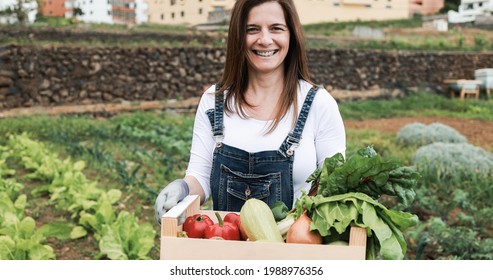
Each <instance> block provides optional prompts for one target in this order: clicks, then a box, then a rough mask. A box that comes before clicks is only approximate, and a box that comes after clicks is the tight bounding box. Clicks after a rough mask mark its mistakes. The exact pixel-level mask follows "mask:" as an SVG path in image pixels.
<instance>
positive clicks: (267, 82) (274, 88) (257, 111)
mask: <svg viewBox="0 0 493 280" xmlns="http://www.w3.org/2000/svg"><path fill="white" fill-rule="evenodd" d="M249 78H250V80H249V82H248V89H247V91H246V92H245V98H246V101H247V102H248V104H250V105H251V106H246V107H245V108H244V109H245V110H246V112H247V114H248V115H249V116H250V117H252V118H255V119H258V120H271V119H273V117H274V116H275V115H276V112H277V110H278V102H279V98H280V97H281V94H282V92H283V89H284V76H283V75H278V74H274V73H273V74H272V75H271V74H269V75H253V76H249Z"/></svg>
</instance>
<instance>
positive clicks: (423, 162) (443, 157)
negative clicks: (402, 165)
mask: <svg viewBox="0 0 493 280" xmlns="http://www.w3.org/2000/svg"><path fill="white" fill-rule="evenodd" d="M411 162H412V163H413V164H414V165H416V166H417V168H418V170H419V171H420V172H422V173H427V174H430V175H431V176H434V177H435V178H437V179H442V180H447V179H450V178H456V179H458V180H460V179H462V178H467V179H471V178H491V176H493V155H492V154H490V153H488V152H487V151H485V150H483V149H481V148H479V147H476V146H474V145H471V144H468V143H433V144H430V145H426V146H423V147H420V148H419V149H417V150H416V152H415V153H414V155H413V157H412V160H411Z"/></svg>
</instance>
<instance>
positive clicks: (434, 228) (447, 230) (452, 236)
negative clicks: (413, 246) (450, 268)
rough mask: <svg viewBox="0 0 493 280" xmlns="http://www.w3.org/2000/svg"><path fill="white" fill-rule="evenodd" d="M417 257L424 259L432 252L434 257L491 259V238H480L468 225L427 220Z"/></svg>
mask: <svg viewBox="0 0 493 280" xmlns="http://www.w3.org/2000/svg"><path fill="white" fill-rule="evenodd" d="M421 239H422V240H421V242H420V243H421V244H420V245H421V246H422V248H420V250H418V252H417V256H416V258H417V259H426V258H428V257H427V255H428V254H430V253H432V255H433V258H436V259H451V258H452V259H462V260H491V259H492V258H493V253H492V252H493V251H492V247H493V239H491V238H480V237H479V236H478V234H477V232H475V231H474V230H473V229H471V228H469V227H461V226H459V227H450V226H448V225H447V224H446V223H445V222H444V221H443V220H442V219H440V218H432V219H430V220H429V221H428V222H427V229H426V231H425V232H424V233H423V234H422V235H421Z"/></svg>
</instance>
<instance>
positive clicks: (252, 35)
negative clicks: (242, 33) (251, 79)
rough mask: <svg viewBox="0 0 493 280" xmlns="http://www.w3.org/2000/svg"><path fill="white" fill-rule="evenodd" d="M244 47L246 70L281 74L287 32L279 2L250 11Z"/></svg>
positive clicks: (259, 6)
mask: <svg viewBox="0 0 493 280" xmlns="http://www.w3.org/2000/svg"><path fill="white" fill-rule="evenodd" d="M246 44H247V50H246V57H247V60H248V64H249V69H250V71H254V72H257V73H271V72H274V71H284V68H283V64H284V59H285V58H286V55H287V53H288V50H289V29H288V26H287V25H286V19H285V18H284V12H283V10H282V8H281V5H279V3H277V2H273V1H272V2H267V3H264V4H260V5H258V6H255V7H253V8H252V9H251V10H250V13H249V14H248V19H247V27H246Z"/></svg>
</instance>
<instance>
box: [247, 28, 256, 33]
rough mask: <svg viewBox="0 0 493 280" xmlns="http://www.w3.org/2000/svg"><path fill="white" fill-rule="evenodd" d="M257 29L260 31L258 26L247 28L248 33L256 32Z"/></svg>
mask: <svg viewBox="0 0 493 280" xmlns="http://www.w3.org/2000/svg"><path fill="white" fill-rule="evenodd" d="M257 31H258V28H256V27H247V29H246V32H247V33H254V32H257Z"/></svg>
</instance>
